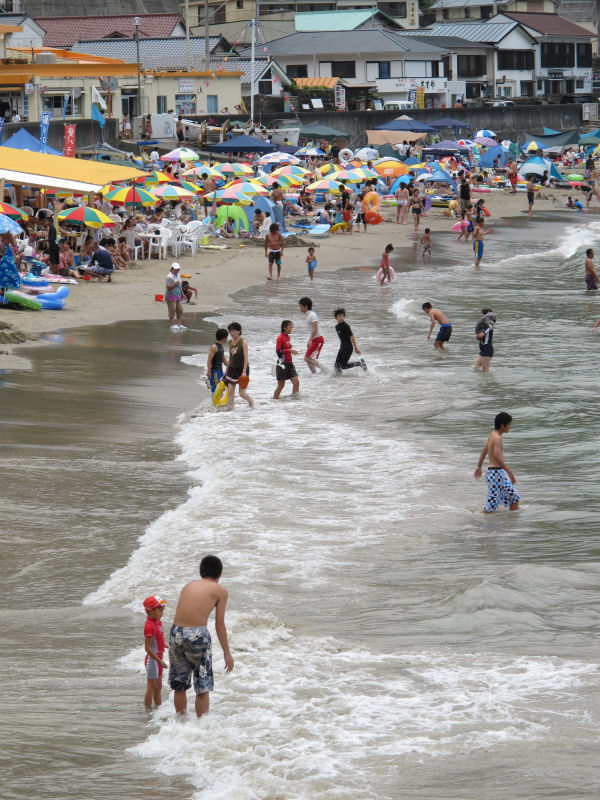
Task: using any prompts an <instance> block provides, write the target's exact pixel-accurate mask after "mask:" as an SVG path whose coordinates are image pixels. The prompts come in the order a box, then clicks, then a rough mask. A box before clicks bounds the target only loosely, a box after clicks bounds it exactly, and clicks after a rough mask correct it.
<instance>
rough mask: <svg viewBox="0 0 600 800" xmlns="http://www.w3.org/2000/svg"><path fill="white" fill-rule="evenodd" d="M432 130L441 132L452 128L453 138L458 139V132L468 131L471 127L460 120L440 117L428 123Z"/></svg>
mask: <svg viewBox="0 0 600 800" xmlns="http://www.w3.org/2000/svg"><path fill="white" fill-rule="evenodd" d="M429 124H430V125H431V126H432V127H433V128H437V129H438V130H443V129H444V128H452V131H453V133H454V136H455V137H456V138H457V139H458V136H459V134H460V131H470V130H471V126H470V125H469V123H468V122H464V120H460V119H452V117H442V119H436V120H434V121H433V122H430V123H429Z"/></svg>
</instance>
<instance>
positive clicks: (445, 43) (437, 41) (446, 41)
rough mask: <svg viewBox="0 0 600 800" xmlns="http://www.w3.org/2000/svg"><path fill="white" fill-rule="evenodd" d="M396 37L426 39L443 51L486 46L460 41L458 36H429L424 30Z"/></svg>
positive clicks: (465, 40) (481, 43)
mask: <svg viewBox="0 0 600 800" xmlns="http://www.w3.org/2000/svg"><path fill="white" fill-rule="evenodd" d="M396 35H397V36H410V37H412V38H413V39H425V40H426V41H430V42H431V43H432V44H434V45H436V47H441V48H442V50H453V49H454V48H458V47H473V45H478V44H479V45H481V46H482V47H485V46H486V43H485V42H473V41H468V40H467V39H459V37H458V36H431V35H427V33H426V32H425V31H422V30H417V31H402V32H401V33H398V34H396Z"/></svg>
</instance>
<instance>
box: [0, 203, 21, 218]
mask: <svg viewBox="0 0 600 800" xmlns="http://www.w3.org/2000/svg"><path fill="white" fill-rule="evenodd" d="M0 214H5V215H6V216H7V217H11V218H12V219H27V214H26V213H25V212H24V211H21V209H20V208H17V207H16V206H12V205H11V204H10V203H0Z"/></svg>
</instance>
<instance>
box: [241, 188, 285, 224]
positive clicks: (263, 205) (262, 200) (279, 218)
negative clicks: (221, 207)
mask: <svg viewBox="0 0 600 800" xmlns="http://www.w3.org/2000/svg"><path fill="white" fill-rule="evenodd" d="M257 208H258V209H260V210H261V211H264V212H265V214H266V213H267V211H268V212H269V214H270V215H271V221H272V222H276V223H277V224H278V225H279V230H280V231H281V232H282V233H283V232H285V231H286V227H285V219H284V216H283V211H282V210H281V209H280V208H279V206H278V205H276V204H275V203H274V202H273V201H272V200H270V199H269V198H268V197H261V196H256V197H253V198H252V205H251V206H243V209H244V212H245V214H246V216H247V217H248V221H249V222H252V221H253V220H254V211H255V209H257Z"/></svg>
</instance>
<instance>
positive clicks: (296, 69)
mask: <svg viewBox="0 0 600 800" xmlns="http://www.w3.org/2000/svg"><path fill="white" fill-rule="evenodd" d="M285 71H286V73H287V76H288V78H291V79H292V80H295V79H296V78H308V67H307V66H306V64H288V65H287V67H286V68H285Z"/></svg>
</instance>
